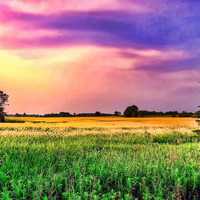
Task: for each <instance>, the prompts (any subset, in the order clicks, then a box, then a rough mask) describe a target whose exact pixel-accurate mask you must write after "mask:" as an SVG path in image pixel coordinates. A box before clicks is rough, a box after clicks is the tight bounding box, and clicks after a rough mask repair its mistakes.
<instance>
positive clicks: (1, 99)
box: [0, 91, 9, 122]
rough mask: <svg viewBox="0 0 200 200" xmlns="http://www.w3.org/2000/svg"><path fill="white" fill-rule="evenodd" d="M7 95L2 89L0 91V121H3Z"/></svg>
mask: <svg viewBox="0 0 200 200" xmlns="http://www.w3.org/2000/svg"><path fill="white" fill-rule="evenodd" d="M8 98H9V96H8V95H7V94H6V93H4V92H3V91H0V122H4V121H5V112H4V111H5V106H6V105H7V102H8Z"/></svg>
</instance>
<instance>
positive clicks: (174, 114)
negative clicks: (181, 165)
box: [7, 110, 197, 117]
mask: <svg viewBox="0 0 200 200" xmlns="http://www.w3.org/2000/svg"><path fill="white" fill-rule="evenodd" d="M7 116H14V117H106V116H124V117H196V116H197V113H193V112H185V111H183V112H178V111H167V112H157V111H147V110H139V111H138V112H137V115H134V116H126V115H125V114H124V113H123V114H122V113H121V112H114V113H102V112H94V113H78V114H76V113H73V114H71V113H69V112H60V113H48V114H26V113H23V114H19V113H16V114H14V115H7Z"/></svg>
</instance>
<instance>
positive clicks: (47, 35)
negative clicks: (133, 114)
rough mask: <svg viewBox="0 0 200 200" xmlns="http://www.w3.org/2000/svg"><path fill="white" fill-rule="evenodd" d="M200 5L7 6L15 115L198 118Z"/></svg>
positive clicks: (7, 76) (124, 0) (67, 2)
mask: <svg viewBox="0 0 200 200" xmlns="http://www.w3.org/2000/svg"><path fill="white" fill-rule="evenodd" d="M199 10H200V2H199V1H198V0H173V1H172V0H6V1H5V0H0V88H1V89H2V90H4V91H6V92H7V93H9V94H10V106H9V107H8V108H7V111H8V112H10V113H15V112H19V113H22V112H27V113H48V112H59V111H69V112H92V111H102V112H113V111H115V110H119V111H123V110H124V108H125V107H126V106H127V105H132V104H136V105H138V106H139V107H141V108H143V109H156V110H163V111H164V110H180V111H182V110H188V111H190V110H195V109H196V106H197V105H199V103H200V48H199V47H200V26H199V21H200V12H199Z"/></svg>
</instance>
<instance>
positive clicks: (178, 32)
mask: <svg viewBox="0 0 200 200" xmlns="http://www.w3.org/2000/svg"><path fill="white" fill-rule="evenodd" d="M199 20H200V16H199V15H195V16H186V17H184V16H178V17H177V18H174V17H172V16H171V15H169V16H167V15H162V14H156V13H153V14H152V13H134V12H127V11H123V10H114V11H113V10H93V11H87V12H86V11H62V12H58V11H57V12H55V13H50V14H49V13H40V14H38V13H37V14H36V13H33V12H25V11H19V10H17V9H13V8H10V7H8V6H7V7H6V6H4V7H3V8H2V12H1V13H0V21H1V22H2V24H3V26H8V27H11V28H13V29H16V30H17V31H18V32H19V33H20V34H19V35H17V36H16V35H15V34H12V33H10V34H9V35H4V36H2V37H1V38H0V40H2V41H5V42H3V43H4V46H3V47H4V48H6V45H7V44H6V41H12V43H13V47H14V48H15V46H17V48H20V46H21V47H22V48H24V47H28V46H30V47H32V46H33V47H37V46H39V47H41V46H44V47H45V46H47V47H50V46H51V47H56V46H64V45H66V46H68V45H73V43H74V45H76V44H77V43H80V44H94V45H100V46H113V47H121V48H127V47H132V48H148V49H162V48H169V47H170V48H172V47H176V48H177V47H179V48H180V47H181V45H183V44H187V43H188V42H191V39H192V40H194V39H199V38H200V29H199V28H198V26H197V25H198V21H199ZM1 26H2V25H1ZM41 30H45V31H47V32H50V31H52V32H57V33H58V34H56V35H53V36H47V37H46V36H44V37H40V36H37V35H36V36H35V37H31V35H32V34H35V32H38V31H41ZM24 32H26V33H29V34H27V36H24V35H25V34H24ZM4 37H5V40H4ZM15 44H16V45H15ZM7 46H8V47H9V48H11V45H10V44H9V42H8V45H7ZM181 48H184V46H183V47H181Z"/></svg>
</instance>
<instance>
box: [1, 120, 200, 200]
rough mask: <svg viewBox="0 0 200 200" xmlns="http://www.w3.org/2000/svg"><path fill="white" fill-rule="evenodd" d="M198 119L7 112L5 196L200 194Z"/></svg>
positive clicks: (159, 196)
mask: <svg viewBox="0 0 200 200" xmlns="http://www.w3.org/2000/svg"><path fill="white" fill-rule="evenodd" d="M197 128H198V127H197V124H196V123H195V119H194V118H123V117H88V118H86V117H84V118H78V117H72V118H32V117H17V118H16V117H7V123H2V124H0V199H5V200H8V199H38V200H39V199H43V200H47V199H73V200H78V199H80V200H82V199H83V200H84V199H85V200H87V199H91V200H93V199H94V200H95V199H99V200H103V199H104V200H111V199H113V200H118V199H125V200H129V199H130V200H131V199H144V200H145V199H147V200H148V199H159V200H161V199H177V200H181V199H200V143H199V142H200V135H199V134H198V132H195V130H197Z"/></svg>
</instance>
